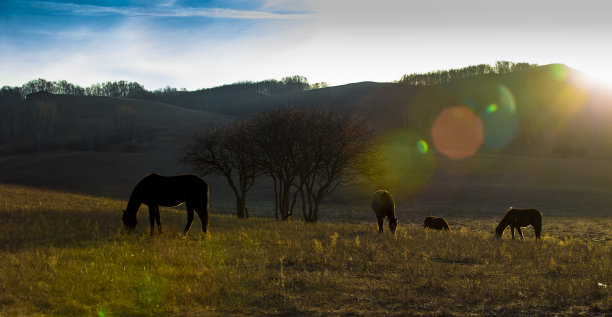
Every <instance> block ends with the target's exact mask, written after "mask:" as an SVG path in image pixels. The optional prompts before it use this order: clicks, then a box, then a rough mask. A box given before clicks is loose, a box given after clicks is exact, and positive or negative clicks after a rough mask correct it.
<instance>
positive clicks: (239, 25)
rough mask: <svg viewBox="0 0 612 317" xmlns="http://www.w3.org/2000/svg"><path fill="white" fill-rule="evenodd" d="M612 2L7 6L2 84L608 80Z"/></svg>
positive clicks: (3, 7) (1, 13) (0, 11)
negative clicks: (525, 69)
mask: <svg viewBox="0 0 612 317" xmlns="http://www.w3.org/2000/svg"><path fill="white" fill-rule="evenodd" d="M607 12H608V10H607V6H606V4H605V2H603V1H586V2H581V3H563V4H560V3H557V2H555V1H539V2H536V3H532V2H528V1H518V2H514V3H513V4H512V6H509V5H505V4H500V3H491V2H488V1H480V0H470V1H462V2H461V3H459V2H456V1H430V2H414V1H408V2H406V1H377V2H376V3H375V4H374V3H365V2H354V1H344V0H343V1H332V2H328V1H319V0H312V1H308V0H304V1H282V0H270V1H229V2H228V1H223V2H222V1H180V0H176V1H167V0H166V1H154V2H148V1H93V0H92V1H78V2H77V1H59V0H58V1H14V0H9V1H2V2H1V3H0V29H2V31H1V32H0V58H1V59H2V61H3V62H2V63H1V64H0V86H2V85H9V86H18V85H22V84H23V83H25V82H27V81H29V80H32V79H36V78H45V79H47V80H50V81H57V80H67V81H69V82H72V83H74V84H78V85H80V86H83V87H86V86H90V85H91V84H94V83H98V82H105V81H116V80H127V81H135V82H139V83H141V84H143V85H144V86H145V88H146V89H149V90H154V89H157V88H163V87H166V86H171V87H176V88H186V89H188V90H194V89H201V88H210V87H215V86H219V85H223V84H230V83H234V82H239V81H260V80H265V79H281V78H283V77H285V76H292V75H301V76H305V77H306V78H308V80H309V81H310V82H311V83H315V82H326V83H328V84H329V85H331V86H336V85H342V84H348V83H352V82H360V81H378V82H388V81H393V80H398V79H400V78H401V76H402V75H404V74H410V73H426V72H430V71H435V70H440V69H450V68H461V67H465V66H469V65H476V64H483V63H484V64H493V63H495V61H498V60H508V61H512V62H528V63H536V64H541V65H544V64H550V63H563V64H566V65H567V66H569V67H573V68H576V69H579V70H582V71H585V72H586V73H589V74H591V75H593V76H595V77H598V78H599V79H603V80H605V81H607V82H608V83H611V82H612V80H610V79H608V78H607V77H608V75H607V74H609V73H610V72H611V71H612V62H611V61H610V60H609V56H612V44H611V43H610V42H609V41H607V40H605V38H607V36H608V35H609V34H610V31H612V22H610V21H609V19H607Z"/></svg>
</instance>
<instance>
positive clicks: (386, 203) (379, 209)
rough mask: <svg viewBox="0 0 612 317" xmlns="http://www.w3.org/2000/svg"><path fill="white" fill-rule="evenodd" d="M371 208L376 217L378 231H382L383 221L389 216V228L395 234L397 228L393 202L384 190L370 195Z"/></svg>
mask: <svg viewBox="0 0 612 317" xmlns="http://www.w3.org/2000/svg"><path fill="white" fill-rule="evenodd" d="M372 210H374V212H375V213H376V218H378V232H380V233H383V221H384V220H385V217H387V218H389V230H391V232H392V233H393V234H395V229H397V218H396V217H395V202H394V201H393V197H391V194H389V192H388V191H386V190H379V191H377V192H376V193H374V196H373V197H372Z"/></svg>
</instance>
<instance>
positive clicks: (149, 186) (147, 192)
mask: <svg viewBox="0 0 612 317" xmlns="http://www.w3.org/2000/svg"><path fill="white" fill-rule="evenodd" d="M208 195H209V194H208V183H206V181H204V180H203V179H201V178H199V177H197V176H195V175H179V176H162V175H159V174H156V173H151V174H148V175H147V176H145V177H144V178H143V179H142V180H141V181H140V182H138V184H136V187H134V190H132V194H131V195H130V200H129V201H128V205H127V209H126V210H124V211H123V224H124V225H125V227H126V228H127V229H128V230H129V231H132V230H133V229H134V228H136V223H137V219H136V215H137V213H138V209H139V208H140V205H141V204H145V205H147V206H148V207H149V220H150V222H151V234H153V232H154V231H155V224H154V221H157V226H158V227H159V233H161V232H162V226H161V220H160V217H159V207H158V206H165V207H172V206H178V205H180V204H182V203H183V202H185V205H186V207H187V225H186V226H185V230H184V232H183V234H185V235H186V234H187V232H188V231H189V228H190V227H191V222H192V221H193V211H194V210H195V211H196V212H197V213H198V216H199V217H200V220H201V221H202V231H204V233H206V232H207V229H208Z"/></svg>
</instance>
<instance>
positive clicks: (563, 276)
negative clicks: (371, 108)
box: [0, 184, 612, 316]
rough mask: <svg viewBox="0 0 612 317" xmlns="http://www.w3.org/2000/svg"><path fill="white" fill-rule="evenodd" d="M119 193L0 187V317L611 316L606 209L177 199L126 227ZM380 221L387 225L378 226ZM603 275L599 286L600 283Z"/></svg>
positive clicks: (610, 227)
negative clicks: (189, 212) (187, 204)
mask: <svg viewBox="0 0 612 317" xmlns="http://www.w3.org/2000/svg"><path fill="white" fill-rule="evenodd" d="M125 204H126V201H123V200H115V199H108V198H99V197H92V196H85V195H78V194H71V193H65V192H58V191H51V190H41V189H33V188H28V187H21V186H14V185H1V184H0V271H1V272H2V274H0V289H1V290H2V291H1V292H0V315H1V316H13V315H51V316H54V315H55V316H68V315H86V316H126V315H130V316H167V315H177V316H201V315H292V316H299V315H303V316H312V315H347V314H348V315H350V314H354V315H372V314H378V315H424V316H428V315H458V316H471V315H507V316H515V315H532V314H538V315H580V314H586V315H610V314H612V256H611V254H612V241H611V240H610V238H611V237H612V219H611V218H609V217H595V218H571V217H546V214H545V216H544V225H543V235H542V239H541V241H538V242H536V241H534V239H533V229H531V228H526V229H524V233H525V237H526V238H525V240H524V241H511V240H510V239H509V232H508V231H506V233H505V234H504V237H503V239H502V241H498V240H496V239H494V238H493V234H492V231H493V228H494V227H495V226H496V225H497V222H498V221H499V220H500V218H501V216H502V215H501V214H500V215H496V216H495V217H491V218H467V217H459V216H457V217H446V218H447V220H448V222H449V225H450V226H451V231H450V232H438V231H437V230H425V229H423V228H422V221H421V220H422V219H421V220H419V221H402V218H401V217H400V223H399V226H398V230H397V234H396V235H395V236H393V235H391V234H390V232H388V231H387V230H385V233H384V234H383V235H379V234H378V232H377V230H376V219H375V217H374V215H373V214H371V215H370V216H371V217H370V218H371V220H370V221H367V222H361V223H341V222H321V223H318V224H315V225H313V224H307V223H303V222H301V221H290V222H276V221H275V220H273V219H269V218H251V219H248V220H238V219H236V218H234V217H232V216H227V215H221V214H218V213H215V210H214V209H213V210H211V211H212V214H211V219H210V234H207V235H203V234H202V233H201V232H200V230H195V229H197V228H198V227H199V223H197V222H198V221H199V220H198V219H196V220H195V221H196V224H194V227H193V228H192V230H191V232H190V233H189V235H188V236H187V237H186V238H184V237H182V236H181V235H180V232H181V231H182V228H183V226H184V224H185V219H186V215H185V214H186V213H185V211H184V206H181V207H179V208H176V209H174V208H172V209H170V208H162V209H161V219H162V224H163V225H164V230H165V232H164V234H163V235H154V236H150V235H149V233H148V229H149V228H148V222H147V221H146V219H147V217H148V211H147V210H146V208H142V209H141V211H140V213H139V220H140V221H139V223H140V224H139V226H138V227H137V228H136V232H135V233H134V234H129V235H128V234H125V233H124V230H123V228H122V223H121V209H122V208H125ZM385 225H386V223H385ZM604 285H605V286H604Z"/></svg>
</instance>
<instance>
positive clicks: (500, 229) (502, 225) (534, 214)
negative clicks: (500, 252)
mask: <svg viewBox="0 0 612 317" xmlns="http://www.w3.org/2000/svg"><path fill="white" fill-rule="evenodd" d="M529 225H531V226H532V227H533V230H534V231H535V237H536V239H539V238H540V234H541V233H542V213H541V212H540V211H539V210H537V209H516V208H514V207H510V208H508V211H506V215H505V216H504V218H503V219H502V220H501V221H500V222H499V225H497V228H495V235H496V236H497V237H498V238H501V237H502V235H503V234H504V230H505V229H506V227H507V226H510V232H511V233H512V239H514V229H515V228H516V231H517V232H518V234H519V235H520V236H521V239H523V232H521V227H527V226H529Z"/></svg>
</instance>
